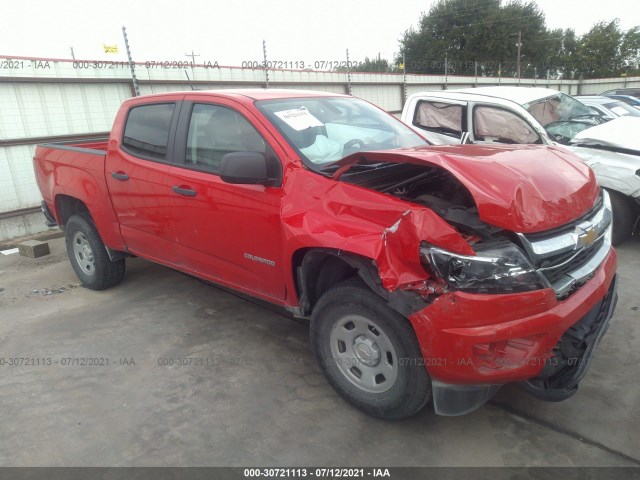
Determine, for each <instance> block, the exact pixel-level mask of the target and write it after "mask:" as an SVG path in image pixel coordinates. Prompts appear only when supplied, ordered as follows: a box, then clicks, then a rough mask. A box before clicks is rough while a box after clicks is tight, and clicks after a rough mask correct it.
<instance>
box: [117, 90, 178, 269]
mask: <svg viewBox="0 0 640 480" xmlns="http://www.w3.org/2000/svg"><path fill="white" fill-rule="evenodd" d="M179 109H180V101H179V98H178V97H175V98H172V97H168V98H166V99H163V100H161V101H158V103H141V104H139V105H135V104H134V105H133V106H132V107H131V108H130V109H129V110H128V112H127V113H126V118H125V119H124V127H122V129H121V130H122V131H115V130H114V136H115V137H116V138H115V139H112V140H110V143H109V147H108V153H107V159H106V163H105V176H106V180H107V186H108V188H109V194H110V197H111V202H112V204H113V209H114V211H115V213H116V216H117V218H118V223H119V225H120V231H121V233H122V237H123V239H124V241H125V244H126V245H127V248H128V250H129V251H130V252H132V253H135V254H137V255H141V256H144V257H148V258H151V259H153V260H156V261H159V262H161V263H168V264H172V265H174V264H175V263H176V262H177V248H176V244H175V235H174V229H173V224H172V221H171V217H170V213H171V212H170V198H171V197H170V195H169V194H168V192H167V187H166V181H167V178H166V177H167V173H168V171H169V166H170V164H171V161H172V160H173V132H174V131H175V125H176V124H177V121H178V116H179Z"/></svg>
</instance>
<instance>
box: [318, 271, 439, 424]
mask: <svg viewBox="0 0 640 480" xmlns="http://www.w3.org/2000/svg"><path fill="white" fill-rule="evenodd" d="M310 335H311V346H312V350H313V353H314V355H315V358H316V360H317V362H318V364H319V365H320V368H321V369H322V371H323V372H324V374H325V375H326V377H327V379H328V380H329V383H330V384H331V385H332V386H333V388H334V389H335V390H336V391H337V392H338V393H339V394H340V395H342V396H343V397H344V398H345V399H346V400H347V401H349V402H350V403H351V404H353V405H355V406H356V407H358V408H359V409H361V410H363V411H364V412H366V413H368V414H369V415H373V416H375V417H378V418H383V419H388V420H396V419H400V418H405V417H409V416H411V415H413V414H415V413H417V412H418V411H419V410H420V409H421V408H422V407H423V406H424V404H425V403H426V402H427V400H428V399H429V396H430V394H431V382H430V380H429V375H428V374H427V371H426V368H425V366H424V361H423V359H422V355H421V352H420V347H419V345H418V341H417V339H416V336H415V333H414V331H413V328H412V327H411V324H410V323H409V321H408V320H407V319H406V318H404V317H403V316H402V315H400V314H399V313H397V312H395V311H394V310H392V309H390V308H389V307H388V306H387V305H386V303H385V302H384V301H383V300H382V299H381V298H380V297H379V296H378V295H376V294H375V293H373V292H372V291H371V290H369V289H368V288H367V287H366V286H365V285H363V284H362V283H361V282H357V281H346V282H343V283H341V284H339V285H337V286H335V287H334V288H333V289H331V290H329V291H328V292H326V293H325V294H324V295H323V296H322V298H321V299H320V300H319V302H318V304H317V305H316V308H315V309H314V314H313V319H312V322H311V331H310Z"/></svg>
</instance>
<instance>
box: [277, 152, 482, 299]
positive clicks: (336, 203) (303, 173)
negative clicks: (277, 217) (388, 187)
mask: <svg viewBox="0 0 640 480" xmlns="http://www.w3.org/2000/svg"><path fill="white" fill-rule="evenodd" d="M287 168H288V170H289V171H288V172H287V173H286V175H285V178H286V182H285V184H284V185H283V187H284V195H283V203H282V222H283V227H284V235H285V239H284V240H285V241H284V242H283V243H284V245H287V246H288V247H289V248H288V250H289V251H288V252H286V253H285V255H286V256H287V258H292V257H293V254H294V253H295V252H296V251H298V250H300V249H304V248H314V247H322V248H332V249H335V250H340V251H344V252H349V253H354V254H357V255H362V256H364V257H367V258H371V259H374V260H375V261H376V264H377V267H378V273H379V275H380V279H381V280H382V285H383V287H384V288H385V289H387V290H389V291H393V290H395V289H397V288H398V287H400V286H401V285H405V284H410V283H414V282H420V281H424V280H425V279H427V278H428V277H429V275H428V273H427V272H426V271H425V270H424V268H423V267H422V265H421V263H420V251H419V250H420V242H422V241H428V242H430V243H432V244H433V245H437V246H439V247H442V248H446V249H448V250H450V251H453V252H457V253H461V254H466V255H473V250H472V249H471V247H470V246H469V244H468V243H467V242H466V241H465V240H464V239H463V238H462V237H461V236H460V234H459V233H458V232H457V231H456V230H455V229H454V228H453V227H452V226H451V225H449V224H448V223H447V222H445V221H444V220H443V219H441V218H440V217H439V216H438V215H436V214H435V213H434V212H433V211H431V210H430V209H428V208H426V207H421V206H419V205H415V204H412V203H409V202H406V201H403V200H400V199H398V198H396V197H393V196H391V195H385V194H382V193H379V192H376V191H373V190H369V189H366V188H362V187H358V186H355V185H350V184H348V183H343V182H339V181H335V180H330V179H328V178H325V177H323V176H321V175H318V174H316V173H313V172H310V171H308V170H306V169H304V168H301V167H299V166H296V165H293V164H290V165H289V166H288V167H287Z"/></svg>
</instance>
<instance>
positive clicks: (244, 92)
mask: <svg viewBox="0 0 640 480" xmlns="http://www.w3.org/2000/svg"><path fill="white" fill-rule="evenodd" d="M173 95H202V96H207V95H218V96H223V97H230V98H238V97H245V98H250V99H252V100H273V99H279V98H300V97H344V96H346V95H343V94H340V93H333V92H321V91H316V90H293V89H286V88H269V89H266V88H224V89H218V90H187V91H175V92H164V93H156V94H152V95H144V98H154V97H155V98H162V97H166V96H173ZM136 98H141V97H136Z"/></svg>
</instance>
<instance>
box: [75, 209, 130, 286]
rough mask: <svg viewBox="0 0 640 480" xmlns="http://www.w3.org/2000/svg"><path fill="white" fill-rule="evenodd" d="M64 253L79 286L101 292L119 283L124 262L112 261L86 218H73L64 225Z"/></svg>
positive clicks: (79, 216)
mask: <svg viewBox="0 0 640 480" xmlns="http://www.w3.org/2000/svg"><path fill="white" fill-rule="evenodd" d="M65 241H66V245H67V254H68V255H69V260H70V261H71V266H72V267H73V270H74V271H75V272H76V275H78V278H79V279H80V281H81V282H82V284H83V285H84V286H85V287H87V288H90V289H92V290H104V289H105V288H109V287H112V286H114V285H117V284H118V283H120V282H121V281H122V278H123V277H124V271H125V263H124V259H122V260H117V261H115V262H112V261H111V260H110V259H109V256H108V255H107V250H106V248H105V246H104V243H103V242H102V239H101V238H100V234H98V230H97V229H96V227H95V225H94V224H93V221H92V220H91V217H90V216H89V215H84V214H78V215H73V216H72V217H71V218H69V220H68V221H67V224H66V225H65Z"/></svg>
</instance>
